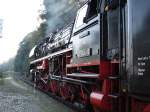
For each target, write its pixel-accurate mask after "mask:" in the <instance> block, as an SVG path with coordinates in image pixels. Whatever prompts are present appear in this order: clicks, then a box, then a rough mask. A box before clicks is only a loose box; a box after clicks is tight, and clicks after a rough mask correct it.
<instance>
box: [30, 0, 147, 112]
mask: <svg viewBox="0 0 150 112" xmlns="http://www.w3.org/2000/svg"><path fill="white" fill-rule="evenodd" d="M149 20H150V1H149V0H144V1H143V0H89V1H87V2H86V3H85V5H83V6H82V7H81V8H80V9H79V10H78V12H77V16H76V19H75V21H74V23H73V24H70V25H68V26H66V27H65V28H63V29H62V30H60V31H58V32H55V33H51V34H50V36H49V37H48V38H45V39H44V40H43V41H42V42H41V43H40V44H39V45H37V46H36V48H35V51H34V60H33V61H31V62H30V73H31V75H32V80H33V81H34V83H35V84H36V86H37V87H39V88H41V89H43V91H48V92H51V93H52V94H55V95H57V96H60V97H61V98H62V99H63V100H66V101H69V102H71V103H72V104H78V105H79V106H80V107H82V108H83V109H82V110H83V111H86V112H150V83H149V81H150V75H149V74H150V68H149V67H150V51H149V45H150V37H149V36H150V28H149V26H150V21H149Z"/></svg>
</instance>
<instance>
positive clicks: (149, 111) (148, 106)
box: [143, 104, 150, 112]
mask: <svg viewBox="0 0 150 112" xmlns="http://www.w3.org/2000/svg"><path fill="white" fill-rule="evenodd" d="M143 112H150V104H148V105H147V106H146V107H145V108H144V111H143Z"/></svg>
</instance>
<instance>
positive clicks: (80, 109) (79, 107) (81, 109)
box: [14, 77, 87, 112]
mask: <svg viewBox="0 0 150 112" xmlns="http://www.w3.org/2000/svg"><path fill="white" fill-rule="evenodd" d="M14 78H15V79H16V80H21V81H23V82H24V83H26V84H28V85H30V86H32V87H34V83H32V82H31V81H28V80H26V79H24V78H22V77H14ZM35 89H37V90H39V91H41V92H43V93H45V94H47V95H48V96H50V97H52V98H53V99H55V100H57V101H59V102H61V103H63V104H64V105H66V106H68V107H69V108H71V109H73V110H75V111H76V112H84V111H85V106H83V105H80V104H78V103H74V104H73V103H70V102H69V101H66V100H64V99H62V98H61V97H59V96H56V95H54V94H52V93H50V92H48V91H44V90H43V89H41V88H38V87H35ZM86 112H87V111H86Z"/></svg>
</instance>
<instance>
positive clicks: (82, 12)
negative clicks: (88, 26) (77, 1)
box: [75, 4, 88, 28]
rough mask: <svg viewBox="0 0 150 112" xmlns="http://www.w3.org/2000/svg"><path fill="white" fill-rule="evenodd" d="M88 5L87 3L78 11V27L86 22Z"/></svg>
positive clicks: (76, 25) (76, 24)
mask: <svg viewBox="0 0 150 112" xmlns="http://www.w3.org/2000/svg"><path fill="white" fill-rule="evenodd" d="M87 8H88V5H87V4H85V5H84V6H83V7H82V8H81V9H79V11H78V12H77V18H76V22H75V27H76V28H78V27H80V26H82V25H83V24H84V21H83V20H84V18H85V16H86V12H87Z"/></svg>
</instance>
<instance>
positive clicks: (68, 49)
mask: <svg viewBox="0 0 150 112" xmlns="http://www.w3.org/2000/svg"><path fill="white" fill-rule="evenodd" d="M71 50H72V48H67V49H63V50H61V51H57V52H54V53H52V54H49V55H47V56H45V57H42V58H39V59H36V60H34V61H31V62H30V64H34V63H36V62H39V61H42V60H44V59H48V58H50V57H52V56H56V55H59V54H62V53H65V52H68V51H71Z"/></svg>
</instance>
